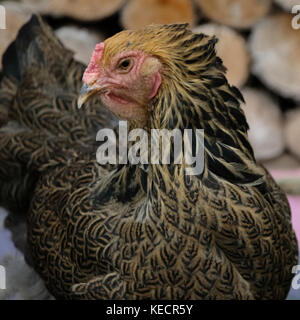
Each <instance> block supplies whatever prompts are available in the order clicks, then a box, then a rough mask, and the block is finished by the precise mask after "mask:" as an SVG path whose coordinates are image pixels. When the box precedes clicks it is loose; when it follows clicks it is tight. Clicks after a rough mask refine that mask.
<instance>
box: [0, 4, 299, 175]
mask: <svg viewBox="0 0 300 320" xmlns="http://www.w3.org/2000/svg"><path fill="white" fill-rule="evenodd" d="M0 4H1V5H3V6H4V7H5V8H6V12H7V18H6V21H7V29H6V30H0V34H1V37H0V55H1V54H2V53H3V51H4V50H5V49H6V47H7V45H8V44H9V43H10V42H11V41H12V40H13V39H14V37H15V36H16V33H17V30H18V29H19V27H20V26H21V25H22V24H23V23H24V22H25V21H26V20H28V18H29V16H30V14H31V13H32V12H39V13H41V14H42V15H43V16H44V17H45V19H47V21H48V22H49V23H50V24H51V25H52V26H53V27H54V28H55V29H56V33H57V35H58V37H59V38H60V39H61V41H62V42H63V43H64V44H65V45H66V46H67V47H69V48H70V49H72V50H73V51H74V52H75V54H76V55H75V57H76V58H77V59H78V60H80V61H82V62H85V63H87V62H88V60H89V58H90V55H91V52H92V50H93V48H94V46H95V44H96V43H98V42H100V41H102V40H103V39H105V38H106V37H108V36H111V35H113V34H114V33H115V32H118V31H120V30H122V29H135V28H140V27H143V26H145V25H147V24H150V23H161V24H167V23H176V22H177V23H180V22H188V23H189V24H190V25H191V27H192V28H193V30H194V32H203V33H206V34H209V35H216V36H217V37H218V38H219V42H218V44H217V52H218V54H219V56H220V57H221V58H222V59H223V62H224V64H225V66H226V67H227V69H228V72H227V76H228V80H229V82H230V83H231V84H233V85H235V86H237V87H239V88H240V89H241V91H242V93H243V95H244V97H245V100H246V103H245V104H244V105H243V108H244V111H245V114H246V117H247V119H248V122H249V125H250V132H249V137H250V140H251V143H252V145H253V147H254V150H255V154H256V157H257V159H258V160H260V161H263V162H264V163H265V164H266V166H267V167H269V168H276V169H278V168H281V169H291V168H297V167H300V143H299V142H298V139H299V138H300V16H299V19H297V17H296V14H297V12H299V14H300V0H273V1H272V0H252V1H249V0H209V1H208V0H76V1H72V0H19V1H18V2H16V1H0ZM296 5H299V8H298V7H295V6H296ZM297 8H298V10H297ZM297 20H298V21H297ZM298 25H299V28H297V27H298ZM2 34H3V36H2Z"/></svg>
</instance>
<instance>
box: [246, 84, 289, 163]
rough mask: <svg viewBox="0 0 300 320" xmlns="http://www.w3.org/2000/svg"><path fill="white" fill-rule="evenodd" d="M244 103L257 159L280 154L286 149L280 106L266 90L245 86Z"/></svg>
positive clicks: (251, 141) (270, 157)
mask: <svg viewBox="0 0 300 320" xmlns="http://www.w3.org/2000/svg"><path fill="white" fill-rule="evenodd" d="M242 94H243V96H244V99H245V101H246V103H245V104H244V105H242V108H243V110H244V112H245V115H246V119H247V122H248V124H249V127H250V130H249V132H248V134H249V140H250V143H251V145H252V147H253V149H254V154H255V156H256V159H257V160H261V161H262V160H268V159H272V158H275V157H278V156H280V155H281V154H282V153H283V151H284V149H285V143H284V135H283V125H282V123H283V119H282V113H281V110H280V108H279V106H278V105H277V104H276V102H275V101H273V99H272V98H271V97H270V96H269V95H268V94H266V93H265V92H264V91H261V90H257V89H252V88H245V89H243V90H242Z"/></svg>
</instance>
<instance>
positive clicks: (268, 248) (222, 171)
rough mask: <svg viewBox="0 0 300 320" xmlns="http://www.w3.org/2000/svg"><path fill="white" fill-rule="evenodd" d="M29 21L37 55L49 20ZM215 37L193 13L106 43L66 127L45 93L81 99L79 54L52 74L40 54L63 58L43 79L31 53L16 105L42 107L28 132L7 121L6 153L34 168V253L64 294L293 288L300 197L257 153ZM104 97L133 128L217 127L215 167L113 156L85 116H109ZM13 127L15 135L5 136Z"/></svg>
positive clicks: (170, 294) (208, 295) (158, 295)
mask: <svg viewBox="0 0 300 320" xmlns="http://www.w3.org/2000/svg"><path fill="white" fill-rule="evenodd" d="M24 28H25V29H24ZM24 28H23V32H24V30H26V34H27V35H29V38H30V39H28V38H27V40H26V41H29V44H30V45H29V46H28V53H30V52H31V50H34V49H35V44H39V45H40V44H43V43H44V44H46V43H45V42H43V43H42V42H41V40H40V37H41V38H42V39H43V37H44V33H45V34H49V32H50V31H49V30H48V28H46V26H44V24H43V23H42V22H41V20H40V18H36V17H34V18H33V20H32V21H31V22H29V24H28V25H27V26H25V27H24ZM45 29H47V32H45ZM20 36H22V31H21V33H20V35H19V37H20ZM19 37H18V39H17V41H16V43H18V40H20V39H19ZM27 37H28V36H27ZM36 37H37V38H36ZM36 39H37V40H36ZM47 43H50V47H53V46H52V44H54V43H56V40H55V39H53V36H52V35H51V37H50V36H49V38H48V37H47ZM215 43H216V39H215V38H211V37H208V36H205V35H204V34H194V33H193V32H192V31H190V29H189V28H188V26H187V25H186V24H174V25H165V26H163V25H151V26H148V27H146V28H144V29H141V30H135V31H122V32H121V33H118V34H117V35H115V36H114V37H112V38H109V39H107V40H106V41H105V42H104V43H101V44H98V45H97V46H96V49H95V52H94V54H93V56H92V59H91V62H90V64H89V66H88V68H87V69H86V71H85V73H84V76H83V82H84V84H83V87H82V89H81V91H80V95H79V97H78V106H79V107H81V106H82V108H81V109H80V111H77V110H75V105H74V103H71V104H70V105H68V106H66V107H65V108H66V109H67V110H68V111H69V113H70V114H71V115H72V116H71V117H70V122H69V126H67V128H68V129H67V130H62V129H61V127H60V126H59V124H61V125H63V124H64V123H65V120H64V117H63V116H62V114H58V115H57V117H56V118H55V121H52V122H51V126H50V125H49V127H48V123H49V122H47V121H43V117H41V115H44V114H46V115H47V114H50V115H51V114H53V113H54V112H55V111H56V110H57V108H58V107H57V105H60V104H55V103H54V102H55V101H56V100H57V99H56V100H53V98H52V99H50V101H49V100H48V103H47V104H46V103H44V102H43V101H44V99H45V95H46V97H48V95H50V97H53V96H51V94H54V95H55V97H57V91H56V90H53V84H54V85H55V86H54V88H61V87H64V88H65V92H66V93H64V96H63V97H64V98H65V97H66V94H67V93H69V92H72V94H71V97H72V99H71V100H72V102H73V101H75V98H76V89H77V86H74V82H72V80H73V79H74V77H75V76H74V72H73V73H72V72H71V70H72V69H71V68H70V65H72V63H67V62H66V60H67V58H68V55H64V58H63V59H61V60H58V58H55V60H56V62H58V63H60V65H63V66H67V68H64V69H63V70H64V71H63V72H61V69H60V68H57V69H56V71H57V72H54V71H53V69H52V67H51V64H53V65H54V64H55V61H54V59H52V58H51V55H45V54H42V55H41V54H37V55H35V57H34V59H33V61H35V63H37V64H39V63H42V62H43V63H44V64H45V65H46V64H47V61H48V59H50V61H49V65H48V66H47V67H46V69H47V70H48V71H49V73H50V74H52V75H53V76H54V79H53V78H52V77H50V76H49V75H48V74H47V77H45V78H43V79H40V78H39V75H40V73H38V74H37V73H36V72H33V70H32V72H29V70H30V69H31V67H30V64H29V62H28V61H25V62H24V64H23V66H22V67H24V68H27V70H28V72H29V75H30V77H29V78H27V79H30V80H29V82H28V83H27V86H25V85H23V86H22V85H21V84H17V88H18V89H19V90H21V89H23V90H25V89H26V92H27V95H24V96H23V100H21V101H20V99H21V97H19V100H17V101H15V103H14V104H12V105H11V107H10V108H18V110H23V109H24V107H23V109H22V105H23V106H24V105H25V106H26V109H25V111H27V114H29V115H31V117H29V116H27V117H26V118H25V116H24V115H25V113H26V112H25V113H24V112H19V113H15V114H14V116H13V119H17V121H18V122H20V123H21V124H22V128H23V129H22V131H21V133H22V134H20V133H18V132H15V130H14V129H11V130H7V129H5V130H2V131H1V135H0V151H1V152H0V157H1V158H3V160H2V159H1V161H2V162H1V163H3V165H5V166H4V168H5V167H7V168H8V167H9V165H10V163H6V162H5V161H10V162H12V163H16V166H17V165H21V166H25V169H24V172H23V171H22V174H23V175H26V173H27V172H29V173H30V175H34V177H35V180H34V184H33V187H32V190H31V197H30V207H29V209H28V213H27V215H28V229H29V231H28V245H29V252H30V255H31V259H32V263H33V266H34V268H35V270H36V271H37V272H38V273H39V274H40V275H41V277H42V278H43V279H44V281H45V283H46V286H47V288H48V289H49V291H50V292H51V293H52V294H53V295H54V296H55V297H56V298H59V299H284V298H285V297H286V295H287V293H288V290H289V287H290V283H291V280H292V277H293V274H292V272H291V270H292V266H293V265H295V264H296V263H297V256H298V248H297V241H296V237H295V234H294V232H293V229H292V225H291V218H290V209H289V205H288V202H287V199H286V197H285V195H284V194H283V192H282V191H281V190H280V188H279V187H278V186H277V185H276V183H275V182H274V180H273V179H272V177H271V176H270V175H269V173H268V172H267V171H266V170H265V169H264V168H263V167H261V166H260V165H258V164H257V163H256V161H255V158H254V155H253V151H252V148H251V146H250V144H249V142H248V137H247V130H248V125H247V122H246V119H245V116H244V114H243V112H242V109H241V108H240V103H241V102H242V101H243V98H242V96H241V94H240V92H239V91H238V89H236V88H235V87H232V86H230V85H229V84H228V82H227V80H226V77H225V68H224V67H223V65H222V61H221V60H220V59H219V58H218V57H217V56H216V53H215ZM57 45H58V44H57ZM39 48H40V47H39ZM52 52H53V49H52V50H51V53H52ZM28 53H27V54H28ZM5 65H6V63H5V60H4V66H5ZM22 67H21V70H22ZM19 68H20V65H19ZM80 70H81V69H80ZM9 72H10V70H7V71H6V73H7V74H8V75H9ZM57 73H58V75H57ZM29 75H28V76H29ZM56 76H60V77H58V79H59V80H60V81H58V79H57V77H56ZM75 78H76V79H77V77H75ZM40 81H43V82H42V83H40ZM51 81H52V82H51ZM73 81H74V80H73ZM70 82H71V84H70ZM76 83H77V81H76ZM72 84H73V85H72ZM75 87H76V88H75ZM43 89H44V90H43ZM25 98H26V100H25ZM64 98H63V99H62V101H64ZM92 98H93V99H97V101H98V103H97V104H95V100H90V99H92ZM73 99H74V100H73ZM67 101H69V99H67ZM91 101H92V102H91ZM93 101H94V102H93ZM99 101H100V102H101V103H99ZM19 103H20V105H19ZM102 105H104V106H105V107H106V109H107V110H109V111H110V112H111V114H113V115H114V116H115V117H116V119H117V118H121V119H123V120H126V121H128V126H129V128H143V129H145V130H146V132H148V134H150V130H151V129H167V130H172V129H179V130H180V131H183V130H184V129H187V128H189V129H204V170H203V172H202V173H200V174H198V175H187V174H186V172H185V169H186V165H185V164H184V163H183V164H175V163H171V164H168V165H167V164H163V163H159V164H148V165H147V166H146V167H144V166H141V165H134V164H131V163H128V164H117V165H115V166H114V165H111V166H110V165H107V166H103V165H100V164H99V163H98V162H97V159H96V149H95V148H94V144H93V142H92V141H91V138H90V137H91V134H90V130H88V129H86V130H85V128H86V127H84V126H85V123H84V121H83V120H82V119H83V118H84V117H86V118H87V119H89V117H90V116H91V112H92V111H91V110H94V112H95V113H94V115H95V121H97V120H96V119H97V116H101V115H102V113H103V112H104V111H103V109H102ZM34 107H39V108H38V110H39V112H32V110H33V111H34V110H35V109H34ZM44 110H45V111H44ZM64 110H65V109H64ZM23 119H25V120H23ZM51 119H53V118H52V117H50V120H51ZM102 119H103V117H102ZM50 120H49V121H50ZM67 123H68V122H67ZM77 123H79V124H78V126H79V127H80V128H81V129H82V132H81V135H80V136H79V138H77V139H72V134H70V132H69V130H70V128H73V127H76V126H77ZM101 123H103V121H101ZM107 123H108V124H109V123H110V121H107ZM6 127H7V126H6ZM91 127H92V128H94V127H93V126H90V127H89V125H87V128H91ZM107 127H109V125H107ZM4 128H5V127H4ZM27 131H28V135H27ZM56 133H61V135H58V137H59V139H58V138H57V137H55V134H56ZM6 137H7V139H9V140H10V141H11V143H10V144H8V143H6V144H5V143H3V141H5V138H6ZM85 137H86V140H85ZM52 138H53V139H54V142H53V144H56V143H58V144H57V147H56V148H55V146H53V144H51V142H52V140H51V139H52ZM60 139H61V140H62V141H60ZM81 139H82V140H81ZM77 140H79V141H77ZM81 141H85V143H81ZM83 144H84V145H83ZM78 145H79V146H80V147H78ZM35 149H37V150H38V152H35V151H34V150H35ZM8 158H9V160H7V159H8ZM22 168H23V167H22ZM20 176H22V175H20Z"/></svg>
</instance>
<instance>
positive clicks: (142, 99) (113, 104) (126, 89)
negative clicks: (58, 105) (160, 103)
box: [78, 43, 162, 124]
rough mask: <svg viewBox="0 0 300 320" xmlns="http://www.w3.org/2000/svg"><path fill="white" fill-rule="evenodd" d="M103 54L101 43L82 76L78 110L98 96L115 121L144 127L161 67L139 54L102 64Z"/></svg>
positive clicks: (128, 52)
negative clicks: (134, 123) (131, 122)
mask: <svg viewBox="0 0 300 320" xmlns="http://www.w3.org/2000/svg"><path fill="white" fill-rule="evenodd" d="M104 51H105V44H104V43H101V44H98V45H97V46H96V48H95V51H94V54H93V56H92V59H91V62H90V64H89V66H88V68H87V69H86V71H85V73H84V76H83V82H84V85H83V87H82V89H81V92H80V97H79V103H78V106H79V107H81V106H82V104H83V103H85V102H86V101H87V100H88V99H89V98H90V97H91V96H93V95H95V94H98V95H99V96H100V99H101V101H102V103H103V104H104V105H105V106H106V107H107V108H108V109H109V110H111V111H112V112H113V113H114V114H116V115H117V116H118V117H120V118H123V119H126V120H134V121H136V122H140V123H142V124H144V123H145V122H147V118H148V105H149V101H150V100H151V99H152V98H153V97H155V95H156V94H157V92H158V89H159V87H160V85H161V81H162V76H161V63H160V62H159V60H158V59H157V58H155V57H153V56H151V55H149V54H147V53H145V52H143V51H141V50H125V51H123V52H121V53H117V54H116V55H115V56H114V57H112V58H111V59H110V61H105V59H104Z"/></svg>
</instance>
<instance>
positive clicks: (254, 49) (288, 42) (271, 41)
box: [250, 13, 300, 101]
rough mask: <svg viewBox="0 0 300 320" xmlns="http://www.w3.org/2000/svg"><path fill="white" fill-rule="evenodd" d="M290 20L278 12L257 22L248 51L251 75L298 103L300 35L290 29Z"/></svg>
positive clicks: (286, 15)
mask: <svg viewBox="0 0 300 320" xmlns="http://www.w3.org/2000/svg"><path fill="white" fill-rule="evenodd" d="M292 18H293V16H292V15H290V14H287V13H279V14H276V15H273V16H270V17H267V18H265V19H264V20H262V21H261V22H259V23H258V24H257V25H256V26H255V27H254V29H253V33H252V35H251V37H250V51H251V54H252V58H253V64H252V71H253V73H254V74H255V75H256V76H257V77H259V78H260V79H261V80H262V82H264V83H265V84H266V85H267V86H268V87H269V88H271V89H273V90H275V91H276V92H277V93H279V94H280V95H282V96H283V97H286V98H293V99H295V100H298V101H300V90H299V88H300V56H299V52H300V33H299V30H294V29H293V28H292V25H291V22H292Z"/></svg>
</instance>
